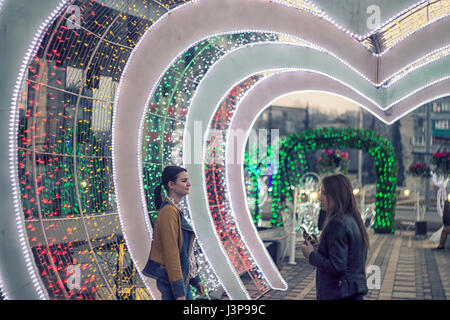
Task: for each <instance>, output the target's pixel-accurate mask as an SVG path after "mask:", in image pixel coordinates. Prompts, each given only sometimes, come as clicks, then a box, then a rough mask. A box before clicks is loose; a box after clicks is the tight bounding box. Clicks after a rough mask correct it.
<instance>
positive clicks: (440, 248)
mask: <svg viewBox="0 0 450 320" xmlns="http://www.w3.org/2000/svg"><path fill="white" fill-rule="evenodd" d="M444 249H445V247H440V246H439V247H436V248H433V249H431V250H444Z"/></svg>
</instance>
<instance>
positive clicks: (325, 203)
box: [319, 186, 332, 211]
mask: <svg viewBox="0 0 450 320" xmlns="http://www.w3.org/2000/svg"><path fill="white" fill-rule="evenodd" d="M319 201H320V204H321V205H322V210H324V211H328V210H330V209H331V207H332V203H331V200H330V199H329V197H327V194H326V193H325V190H324V188H323V186H321V187H320V193H319Z"/></svg>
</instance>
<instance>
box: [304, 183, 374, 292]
mask: <svg viewBox="0 0 450 320" xmlns="http://www.w3.org/2000/svg"><path fill="white" fill-rule="evenodd" d="M319 200H320V202H321V205H322V209H323V210H324V211H325V212H326V218H325V223H324V227H323V231H322V233H321V235H320V238H319V246H318V249H317V250H314V247H313V245H312V244H311V243H310V242H309V241H308V240H306V241H305V243H304V244H303V245H302V252H303V255H304V256H305V258H306V259H307V260H309V263H310V264H311V265H313V266H315V267H316V268H317V273H316V292H317V299H318V300H334V299H351V300H362V299H363V296H364V295H365V294H367V292H368V288H367V280H366V260H367V251H368V248H369V236H368V234H367V230H366V228H365V226H364V223H363V221H362V218H361V214H360V213H359V210H358V207H357V206H356V200H355V196H354V195H353V190H352V186H351V183H350V180H349V179H348V178H347V177H346V176H344V175H342V174H335V175H330V176H328V177H325V178H324V179H323V181H322V186H321V190H320V197H319Z"/></svg>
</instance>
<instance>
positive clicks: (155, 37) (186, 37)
mask: <svg viewBox="0 0 450 320" xmlns="http://www.w3.org/2000/svg"><path fill="white" fill-rule="evenodd" d="M255 3H258V6H257V7H252V5H253V4H255ZM196 5H197V6H196V8H195V9H196V11H194V10H189V9H192V8H189V6H184V7H182V8H180V9H177V10H175V11H173V12H172V13H171V15H170V17H168V18H167V19H162V20H160V21H161V22H160V23H157V24H156V25H155V26H154V28H152V29H151V31H152V32H151V33H149V35H148V36H144V37H143V40H142V41H141V44H140V46H139V47H138V48H137V49H136V50H135V52H134V55H133V57H132V58H131V59H130V64H129V65H128V68H127V70H126V72H125V74H124V77H123V81H122V86H121V91H123V90H126V94H120V95H119V96H118V103H117V106H118V109H117V114H116V119H117V121H116V126H115V129H116V133H115V134H114V138H115V139H116V140H117V141H116V142H115V143H114V146H115V147H117V146H122V145H123V143H124V141H128V142H127V144H128V145H127V147H125V148H122V147H120V149H121V150H120V152H119V151H115V164H116V175H115V178H116V186H117V192H118V196H119V203H120V204H121V206H124V207H126V208H127V210H125V211H128V212H135V211H136V210H133V209H139V205H138V204H137V203H138V202H136V201H134V200H136V198H137V195H138V194H139V192H135V193H134V196H130V194H129V193H132V192H133V191H136V190H130V188H128V190H127V191H126V192H124V193H122V192H121V187H120V186H121V185H122V186H125V185H128V186H129V185H130V183H126V181H127V180H128V182H130V181H132V180H134V181H136V179H138V178H139V177H138V176H137V173H136V172H132V171H133V168H134V169H136V168H139V165H138V166H134V165H131V166H130V163H129V159H126V166H127V167H128V168H129V169H128V170H125V171H122V170H121V169H120V170H117V168H118V167H120V168H122V167H123V166H124V165H125V162H124V160H125V159H123V157H122V159H121V156H120V154H130V153H129V152H127V150H128V151H131V150H139V148H138V146H137V145H132V144H130V143H129V141H133V139H130V137H131V138H133V137H134V138H138V134H137V132H136V131H137V130H133V131H134V132H125V131H123V128H124V126H123V124H124V123H126V122H127V120H125V119H126V118H128V120H129V119H130V118H132V117H135V116H136V112H135V111H134V110H131V111H132V112H130V109H128V110H127V111H126V112H127V115H125V116H122V115H121V113H120V111H121V110H120V106H121V105H128V106H129V105H137V106H139V105H145V103H144V98H143V96H142V93H141V94H139V93H138V91H141V92H142V91H144V92H145V91H146V90H145V88H142V87H141V86H139V88H131V87H130V84H129V81H130V80H129V79H131V78H132V79H133V80H136V79H137V80H138V83H143V84H149V83H150V84H151V83H156V81H155V79H157V77H158V70H162V68H163V66H165V65H167V64H168V62H170V58H171V57H174V56H175V54H167V56H165V57H164V59H167V61H158V63H157V65H158V66H159V67H156V68H155V66H154V65H153V66H152V67H153V68H150V65H151V63H150V62H149V61H148V60H147V61H145V59H143V58H142V56H143V55H144V52H145V55H146V57H148V55H150V56H152V52H151V51H152V48H156V47H158V50H161V46H163V48H164V49H167V50H164V52H167V53H170V52H174V53H175V52H181V51H182V49H183V43H185V44H186V45H185V46H184V47H187V44H189V43H193V40H194V38H195V37H196V38H197V39H198V38H202V37H203V35H204V32H205V31H203V29H201V28H198V25H195V26H192V24H191V25H190V27H187V26H183V23H182V21H183V20H185V19H181V18H180V16H182V15H184V18H187V17H188V18H189V19H187V20H190V21H200V20H201V19H195V17H197V16H198V17H200V16H203V17H210V16H212V13H213V12H214V11H213V10H212V9H213V8H215V9H217V10H219V11H220V12H221V16H222V17H228V18H225V19H222V20H221V19H219V20H215V21H205V19H203V20H202V21H203V22H205V24H206V25H207V26H208V30H209V32H210V34H211V33H212V34H214V32H216V33H219V32H227V31H228V30H229V26H228V25H221V23H223V22H224V20H227V19H230V20H233V22H236V21H238V22H239V23H241V24H242V25H246V26H245V27H242V28H244V30H254V28H256V27H259V25H258V21H256V20H258V19H259V18H260V17H262V16H264V13H265V14H269V10H268V9H269V8H268V5H270V6H271V7H270V18H273V17H277V14H280V13H281V12H283V14H284V17H283V19H281V20H283V22H280V19H277V22H276V23H274V24H272V25H271V29H272V30H275V31H278V32H284V33H288V34H294V35H297V36H299V35H300V36H301V37H302V38H304V39H307V40H308V38H309V39H310V40H312V39H311V34H310V32H312V29H311V27H312V26H314V31H315V32H314V34H315V35H318V38H317V39H314V40H315V43H316V44H319V45H320V46H321V47H324V48H326V49H327V50H329V51H332V52H338V53H339V56H341V57H344V58H345V59H344V58H341V59H340V61H341V62H343V63H345V61H348V60H351V61H354V66H355V68H354V69H353V70H354V71H356V70H359V71H356V72H357V73H358V74H359V75H360V76H362V77H363V78H365V79H366V80H368V81H369V83H371V84H375V85H377V84H379V83H378V82H377V79H378V77H377V76H375V74H376V72H373V71H374V70H375V69H376V64H377V63H376V62H377V61H376V60H377V59H378V60H381V59H382V57H376V58H375V57H374V56H372V55H370V54H368V53H367V51H365V50H364V49H361V47H360V46H358V45H356V46H355V44H354V43H352V42H350V43H349V41H348V37H346V36H345V34H344V33H343V32H342V31H336V29H334V30H325V29H328V27H329V26H330V25H329V24H328V23H324V22H323V21H321V22H319V21H318V20H315V19H316V17H313V18H312V17H310V16H309V17H305V20H304V21H303V22H305V25H302V23H297V25H296V27H293V26H294V25H295V24H289V23H286V22H287V21H289V19H288V18H286V17H289V16H290V15H291V14H292V12H289V10H290V9H292V8H287V7H284V6H282V5H279V4H275V3H273V4H268V3H267V2H265V1H261V2H258V1H255V2H254V3H252V4H249V3H247V4H245V5H248V6H250V8H248V9H249V10H248V11H249V12H250V11H252V9H254V11H253V12H252V13H253V14H252V17H255V18H254V20H252V19H245V21H241V20H240V18H241V15H242V12H245V11H246V10H242V3H239V5H238V4H237V3H234V2H233V1H230V2H227V5H226V6H225V7H223V5H224V4H223V3H222V4H219V3H216V2H214V1H211V2H208V3H205V2H201V1H199V2H198V3H196ZM234 6H236V7H237V6H239V12H237V11H235V9H236V8H235V7H234ZM265 10H267V11H265ZM255 11H256V13H255ZM180 12H183V14H181V13H180ZM224 12H225V13H224ZM208 13H209V14H208ZM301 14H303V13H301ZM229 15H231V17H232V18H230V16H229ZM264 18H265V19H264V20H265V21H264V23H263V22H262V21H259V23H262V24H261V25H262V26H265V25H266V24H267V23H271V22H272V20H270V19H269V20H270V21H269V20H268V19H267V18H268V17H267V16H264ZM191 19H192V20H191ZM167 20H170V22H171V23H169V22H167ZM207 20H208V19H207ZM177 22H179V23H177ZM228 22H230V21H228ZM165 24H167V25H168V26H171V27H172V28H174V26H177V27H176V28H177V29H176V30H174V29H171V28H163V27H162V25H165ZM206 25H205V27H206ZM299 25H302V29H301V30H299V28H298V26H299ZM234 26H236V23H234ZM238 27H239V24H238ZM197 28H198V29H197ZM193 29H195V32H193ZM288 29H291V30H289V31H290V32H287V31H288ZM292 29H294V30H292ZM317 30H323V32H317ZM192 32H193V33H195V34H196V36H195V37H194V38H193V36H192ZM169 33H172V35H173V34H177V37H178V39H173V37H172V39H173V40H170V39H171V37H170V34H169ZM180 34H181V35H183V36H180ZM325 34H326V36H323V35H325ZM330 36H331V38H330ZM325 38H326V39H325ZM161 39H165V40H167V41H165V42H164V43H161ZM337 39H338V40H337ZM190 41H191V42H190ZM336 41H338V42H339V45H337V43H336ZM343 43H345V45H343ZM411 43H413V42H409V44H410V45H411ZM150 44H151V45H150ZM413 44H414V43H413ZM347 45H348V46H347ZM153 50H155V49H153ZM335 54H336V53H335ZM385 56H386V57H388V58H390V56H389V52H388V53H387V54H386V55H385ZM164 59H162V60H164ZM385 60H388V59H385ZM410 60H411V59H407V58H406V59H402V63H403V65H405V64H407V63H408V62H409V63H411V62H410ZM138 61H139V62H140V63H137V62H138ZM131 62H132V63H131ZM356 66H357V67H356ZM138 69H140V70H138ZM142 70H152V71H153V72H149V73H147V74H146V75H143V72H142ZM386 70H388V72H387V73H386V74H391V70H390V69H389V68H387V69H386ZM131 75H133V76H131ZM440 83H441V82H440ZM431 87H433V86H431ZM147 89H148V90H149V91H151V88H147ZM368 90H369V91H370V90H371V89H368ZM391 91H392V90H391ZM420 91H421V93H425V92H427V90H420ZM428 91H429V92H431V91H432V90H428ZM430 94H434V93H430ZM374 98H375V99H376V98H377V97H374ZM378 98H379V97H378ZM408 98H409V97H406V98H405V99H404V100H403V101H402V102H404V101H407V100H408ZM424 98H426V97H425V95H424ZM394 104H395V103H394ZM399 104H400V103H399ZM388 106H390V105H388ZM391 107H394V105H392V106H391ZM399 110H400V108H399ZM376 112H377V114H379V116H380V117H381V118H386V120H387V121H386V122H389V120H390V119H389V118H392V116H391V115H392V113H391V115H389V114H388V116H385V115H384V114H383V113H380V112H379V111H376ZM190 115H191V114H190ZM190 115H189V116H190ZM118 119H120V120H118ZM130 123H136V120H134V121H131V122H128V123H127V125H126V127H127V128H130ZM131 127H133V125H131ZM134 127H135V126H134ZM187 127H188V126H187ZM121 128H122V129H121ZM138 141H139V140H138ZM193 150H195V149H193ZM138 159H139V157H138ZM137 162H139V160H137ZM194 179H198V177H197V178H195V177H194ZM200 180H201V179H200ZM200 180H199V181H198V182H201V181H200ZM193 182H194V183H195V181H193ZM125 193H128V195H127V196H125V197H123V196H124V194H125ZM133 198H134V199H133ZM132 199H133V200H132ZM130 200H131V201H130ZM132 202H133V203H132ZM200 203H203V204H206V203H205V202H200ZM190 204H191V205H192V201H190ZM194 206H195V205H194ZM130 209H131V210H130ZM121 212H124V211H121ZM125 215H126V214H125ZM121 216H122V217H124V214H122V215H121ZM196 223H198V221H197V222H196V219H195V218H194V225H195V224H196ZM123 225H124V230H127V229H129V228H128V225H130V227H133V228H135V227H136V224H130V223H129V219H128V218H127V217H125V219H123ZM133 231H134V230H133ZM125 232H126V233H127V231H125ZM133 233H134V232H131V233H127V235H128V236H129V235H130V234H133ZM135 234H141V233H135ZM208 236H213V233H211V234H209V235H208ZM208 236H207V235H206V233H205V239H206V238H207V237H208ZM143 240H144V241H143ZM145 240H146V239H142V238H141V239H140V243H141V244H136V245H135V244H134V242H135V241H133V240H131V239H130V238H129V237H127V242H128V243H129V245H130V247H131V248H134V249H136V248H139V250H137V251H139V252H140V254H138V256H139V257H141V258H139V259H137V263H138V266H139V264H141V265H142V263H144V261H143V260H144V257H145V256H146V255H148V249H149V247H148V246H149V244H148V243H149V242H146V241H145ZM148 240H150V239H148ZM216 249H217V248H216ZM219 249H220V248H219ZM132 250H133V249H132ZM133 251H136V250H133ZM208 251H209V250H208ZM215 252H218V253H219V255H220V252H221V250H216V251H215ZM217 262H218V265H219V264H220V266H218V268H217V269H216V272H218V273H219V274H220V273H221V271H220V270H221V268H223V266H227V263H224V264H222V263H220V259H217ZM222 262H224V261H222ZM225 262H226V261H225ZM222 271H223V273H221V275H220V276H219V277H224V276H225V274H226V273H227V272H226V270H222ZM228 279H229V280H232V277H229V278H228ZM225 282H226V281H225ZM229 283H231V284H232V283H233V281H229ZM231 284H230V286H231ZM235 288H237V289H239V283H235Z"/></svg>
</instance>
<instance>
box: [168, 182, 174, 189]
mask: <svg viewBox="0 0 450 320" xmlns="http://www.w3.org/2000/svg"><path fill="white" fill-rule="evenodd" d="M167 186H168V187H169V190H170V189H172V188H174V187H175V183H174V182H173V181H169V182H168V183H167Z"/></svg>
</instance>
